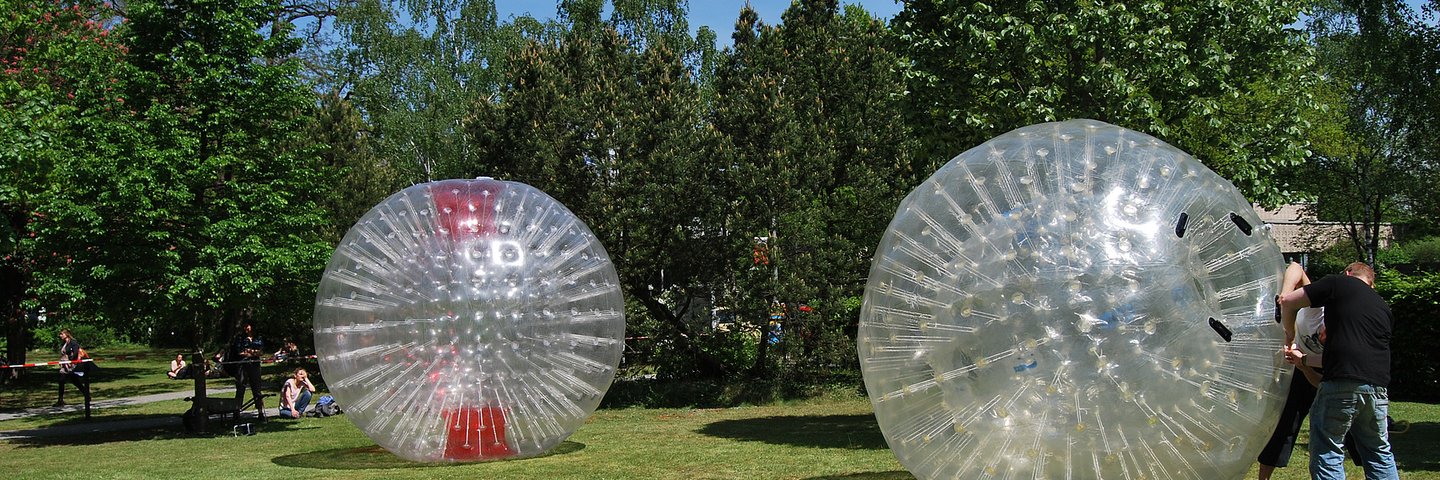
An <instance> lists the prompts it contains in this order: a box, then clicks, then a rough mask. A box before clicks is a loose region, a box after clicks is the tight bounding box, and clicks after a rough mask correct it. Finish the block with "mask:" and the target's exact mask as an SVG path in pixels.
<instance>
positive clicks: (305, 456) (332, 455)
mask: <svg viewBox="0 0 1440 480" xmlns="http://www.w3.org/2000/svg"><path fill="white" fill-rule="evenodd" d="M584 448H585V444H583V443H576V442H570V441H566V442H560V445H558V446H556V447H555V448H554V449H553V450H550V452H548V453H546V454H544V455H539V456H534V457H527V458H519V459H515V460H512V461H524V460H528V459H531V458H542V457H549V456H552V455H566V454H570V453H575V452H578V451H580V450H582V449H584ZM492 461H505V460H492ZM271 462H273V463H275V464H276V465H280V466H283V467H298V468H313V469H320V470H374V469H387V468H446V467H455V466H462V465H470V464H471V463H467V462H447V463H426V462H412V461H410V460H406V459H403V458H400V457H398V456H396V455H395V454H393V453H390V451H388V450H385V449H384V448H380V447H379V446H376V445H371V446H368V447H359V448H336V449H332V450H321V451H318V452H309V453H297V454H294V455H284V456H280V457H275V458H274V459H271Z"/></svg>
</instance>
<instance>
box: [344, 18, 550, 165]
mask: <svg viewBox="0 0 1440 480" xmlns="http://www.w3.org/2000/svg"><path fill="white" fill-rule="evenodd" d="M337 11H338V14H337V16H336V17H335V26H336V30H337V32H338V34H339V35H338V36H339V38H340V39H341V44H340V45H339V46H338V47H337V48H336V49H334V51H333V55H334V59H333V62H334V64H333V66H332V67H330V68H331V69H332V70H333V71H334V73H333V76H334V77H333V78H334V82H335V84H334V85H329V86H328V87H329V88H332V89H333V90H335V91H339V92H344V96H345V97H346V99H347V100H349V101H350V102H353V104H354V105H355V107H356V108H357V109H358V110H359V111H360V112H361V114H362V116H363V117H364V118H365V119H366V120H367V122H368V123H369V125H370V128H371V141H372V142H373V143H374V145H375V152H376V153H375V154H376V155H377V156H379V157H380V158H384V159H388V161H390V162H392V163H393V165H394V166H395V167H396V168H398V169H400V171H401V172H402V174H403V175H404V178H405V179H406V180H408V181H409V182H411V183H415V182H424V181H430V180H443V179H449V178H462V177H463V176H464V175H463V174H462V172H465V171H467V170H469V169H468V168H467V167H466V166H465V162H464V159H465V158H467V157H469V156H473V155H474V152H473V151H471V149H472V148H473V142H472V141H471V140H470V139H468V138H467V137H466V136H465V132H464V128H463V127H462V124H463V123H464V120H465V118H467V117H468V116H469V115H470V113H471V112H470V111H469V108H470V106H472V105H475V104H476V103H478V102H479V101H481V100H482V99H490V98H491V97H492V96H493V95H495V92H496V91H497V89H498V88H499V85H498V83H497V78H498V75H499V74H500V73H499V72H501V71H503V70H504V63H505V59H506V58H507V55H508V51H509V49H510V48H514V47H515V46H517V45H518V44H519V38H520V33H519V32H521V31H523V28H522V27H516V26H513V25H509V24H505V25H502V24H501V23H500V22H499V21H498V19H497V15H496V13H495V2H494V1H492V0H420V1H406V2H391V1H386V0H354V1H353V2H346V3H344V4H343V5H341V6H340V7H339V8H338V9H337ZM521 25H530V26H532V27H535V26H536V25H537V24H534V23H533V22H521Z"/></svg>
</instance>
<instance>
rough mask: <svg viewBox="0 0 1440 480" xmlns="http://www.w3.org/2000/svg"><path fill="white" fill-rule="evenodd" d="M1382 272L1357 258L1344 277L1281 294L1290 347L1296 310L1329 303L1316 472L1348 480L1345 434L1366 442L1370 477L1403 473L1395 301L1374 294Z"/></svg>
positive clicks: (1363, 455) (1315, 408) (1313, 416)
mask: <svg viewBox="0 0 1440 480" xmlns="http://www.w3.org/2000/svg"><path fill="white" fill-rule="evenodd" d="M1374 285H1375V270H1374V269H1371V268H1370V266H1369V265H1366V264H1364V263H1361V262H1355V263H1352V264H1350V265H1349V266H1347V267H1345V273H1344V274H1343V275H1328V276H1326V277H1325V278H1322V279H1320V280H1319V281H1316V282H1314V283H1311V284H1309V285H1306V286H1304V287H1302V288H1298V289H1295V290H1294V291H1291V292H1289V293H1286V294H1284V295H1281V297H1280V306H1281V311H1282V315H1283V323H1284V326H1285V349H1286V353H1287V354H1289V353H1290V352H1289V350H1290V348H1291V345H1292V344H1293V343H1294V341H1295V316H1296V312H1297V311H1299V310H1300V309H1301V308H1303V307H1312V306H1313V307H1324V308H1325V330H1326V340H1325V357H1324V359H1323V361H1322V363H1323V365H1324V369H1325V377H1324V379H1323V380H1322V381H1321V382H1320V388H1319V391H1318V392H1317V393H1316V394H1315V403H1314V404H1312V405H1311V406H1310V476H1311V478H1317V479H1340V480H1343V479H1344V478H1345V463H1344V462H1345V450H1344V438H1345V434H1346V433H1347V432H1349V433H1350V434H1352V435H1353V436H1354V440H1355V443H1356V444H1357V445H1356V446H1357V447H1359V448H1358V450H1359V452H1360V459H1359V460H1360V464H1361V465H1363V466H1364V468H1365V478H1366V479H1367V480H1377V479H1398V478H1399V474H1398V473H1397V472H1396V469H1395V456H1394V455H1393V454H1392V453H1391V452H1390V432H1389V427H1388V425H1387V424H1386V422H1385V418H1386V415H1388V414H1389V410H1390V395H1389V392H1388V391H1387V390H1386V388H1387V387H1388V386H1389V385H1390V334H1391V329H1392V327H1393V325H1394V323H1395V321H1394V317H1393V316H1392V315H1391V313H1390V306H1389V305H1387V304H1386V303H1385V300H1384V299H1383V298H1380V294H1378V293H1376V292H1375V289H1374Z"/></svg>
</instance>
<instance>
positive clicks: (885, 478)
mask: <svg viewBox="0 0 1440 480" xmlns="http://www.w3.org/2000/svg"><path fill="white" fill-rule="evenodd" d="M914 478H915V475H911V474H910V472H907V471H904V470H892V471H889V472H862V473H851V474H847V475H826V476H823V477H810V478H807V479H805V480H914Z"/></svg>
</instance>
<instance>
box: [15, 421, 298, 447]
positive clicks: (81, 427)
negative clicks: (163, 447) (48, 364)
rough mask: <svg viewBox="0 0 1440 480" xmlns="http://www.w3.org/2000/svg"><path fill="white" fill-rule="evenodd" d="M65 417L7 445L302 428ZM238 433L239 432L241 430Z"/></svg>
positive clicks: (76, 443) (286, 423)
mask: <svg viewBox="0 0 1440 480" xmlns="http://www.w3.org/2000/svg"><path fill="white" fill-rule="evenodd" d="M67 415H75V417H74V418H67V419H65V420H61V421H58V422H55V423H54V424H51V425H48V426H46V427H42V428H35V429H27V430H20V431H19V432H23V433H24V434H26V435H29V436H26V437H21V438H14V439H10V440H8V442H9V443H10V444H12V445H15V446H16V447H18V448H46V447H67V446H81V445H100V444H105V443H111V442H134V441H145V440H173V439H188V438H211V437H230V436H236V435H237V434H238V432H237V428H236V426H237V425H244V424H247V423H248V424H250V425H251V428H252V429H253V431H254V432H255V433H256V434H262V435H263V434H265V433H267V432H280V431H286V430H294V429H297V428H304V427H300V426H299V425H300V423H298V422H290V421H284V420H272V421H269V422H266V423H255V422H254V420H253V419H245V418H242V419H241V420H240V421H239V422H231V421H229V420H221V419H220V417H219V416H212V417H211V419H210V421H209V422H208V424H207V427H206V431H205V432H204V433H200V432H189V431H186V430H185V427H184V425H183V423H182V422H181V420H180V416H179V415H171V414H131V415H106V416H105V417H104V420H103V421H101V420H85V418H84V416H83V414H67ZM240 430H242V431H243V428H242V429H240Z"/></svg>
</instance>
